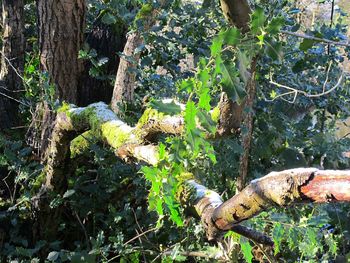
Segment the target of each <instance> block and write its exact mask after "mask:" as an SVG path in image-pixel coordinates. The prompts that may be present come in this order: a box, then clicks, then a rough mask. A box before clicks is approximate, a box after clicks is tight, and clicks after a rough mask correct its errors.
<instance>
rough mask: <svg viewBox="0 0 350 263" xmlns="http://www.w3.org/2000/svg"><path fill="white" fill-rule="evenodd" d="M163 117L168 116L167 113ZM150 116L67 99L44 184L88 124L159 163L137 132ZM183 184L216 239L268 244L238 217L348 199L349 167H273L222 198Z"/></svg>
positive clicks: (122, 149) (51, 183)
mask: <svg viewBox="0 0 350 263" xmlns="http://www.w3.org/2000/svg"><path fill="white" fill-rule="evenodd" d="M162 117H163V118H166V119H167V120H170V118H168V117H166V116H162ZM152 118H154V116H153V117H152ZM141 119H142V118H141ZM149 119H151V118H148V117H147V116H144V118H143V119H142V121H141V122H139V124H138V125H136V126H135V127H130V126H129V125H127V124H125V123H124V122H123V121H121V120H120V119H118V118H117V117H116V115H115V114H114V113H113V112H112V111H111V110H110V109H109V108H108V106H107V105H106V104H104V103H95V104H91V105H90V106H88V107H86V108H76V107H74V106H67V105H66V106H65V108H63V109H61V111H60V112H59V113H58V117H57V121H56V125H55V129H54V134H53V138H52V142H51V148H50V151H51V154H50V158H49V162H48V168H47V171H48V174H47V180H46V187H47V188H48V189H56V190H61V189H62V188H61V187H59V184H60V183H61V182H62V180H64V178H65V177H64V176H65V175H64V174H63V170H62V169H63V168H62V167H64V166H63V163H64V162H65V160H66V159H65V158H67V153H69V147H68V146H69V142H70V140H71V135H72V132H74V133H77V132H83V131H85V130H88V129H91V130H92V131H93V132H94V133H95V134H96V136H98V138H99V139H100V140H103V141H104V142H105V143H107V144H108V145H109V146H110V147H111V148H112V149H113V150H114V151H115V153H116V155H117V156H119V157H121V158H122V159H124V160H126V161H130V160H138V161H143V162H146V163H148V164H150V165H157V164H158V147H157V146H156V145H153V144H147V142H145V141H144V140H143V137H142V136H140V134H143V133H142V128H143V127H146V126H147V125H146V124H147V120H149ZM159 123H162V122H159ZM166 123H168V121H167V122H166ZM145 125H146V126H145ZM56 184H58V185H56ZM183 184H184V187H183V190H182V191H184V189H187V190H188V189H189V191H186V194H183V195H181V194H180V195H179V196H180V200H181V203H182V204H183V205H185V206H186V207H190V208H193V210H194V211H195V214H196V216H198V217H199V218H200V219H201V222H202V223H203V225H204V228H205V230H206V234H207V237H208V239H209V240H220V239H221V238H222V236H223V234H224V233H225V231H227V230H232V231H235V232H237V233H240V234H242V235H244V236H246V237H248V238H249V239H251V240H253V241H254V242H256V243H262V244H266V245H270V246H271V245H272V243H273V242H272V241H271V239H270V238H269V237H267V236H266V235H264V234H262V233H259V232H256V231H255V230H253V229H249V228H246V227H244V226H241V225H239V223H240V222H242V221H244V220H247V219H250V218H252V217H254V216H256V215H257V214H259V213H260V212H262V211H264V210H267V209H269V208H270V207H274V206H282V207H286V206H291V205H294V204H297V203H325V202H350V171H327V170H326V171H322V170H318V169H316V168H299V169H292V170H285V171H281V172H272V173H270V174H268V175H267V176H264V177H262V178H260V179H257V180H254V181H252V182H251V183H250V184H249V185H248V186H247V187H246V188H244V189H243V190H242V191H241V192H240V193H238V194H237V195H235V196H234V197H232V198H231V199H229V200H227V201H226V202H223V200H222V199H221V197H220V195H219V194H218V193H216V192H214V191H212V190H210V189H207V188H206V187H205V186H203V185H201V184H199V183H198V182H196V181H195V180H188V181H185V182H184V183H183ZM179 189H180V188H179ZM60 192H62V190H61V191H60Z"/></svg>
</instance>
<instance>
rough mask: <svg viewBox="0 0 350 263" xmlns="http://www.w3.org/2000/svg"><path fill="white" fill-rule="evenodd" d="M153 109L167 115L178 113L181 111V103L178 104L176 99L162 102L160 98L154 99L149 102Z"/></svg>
mask: <svg viewBox="0 0 350 263" xmlns="http://www.w3.org/2000/svg"><path fill="white" fill-rule="evenodd" d="M148 105H149V106H150V107H151V108H152V109H155V110H157V111H159V112H163V113H165V114H167V115H170V116H172V115H177V114H180V113H181V107H180V105H177V104H176V103H175V102H174V101H171V102H166V103H164V102H162V101H158V100H152V101H150V102H149V104H148Z"/></svg>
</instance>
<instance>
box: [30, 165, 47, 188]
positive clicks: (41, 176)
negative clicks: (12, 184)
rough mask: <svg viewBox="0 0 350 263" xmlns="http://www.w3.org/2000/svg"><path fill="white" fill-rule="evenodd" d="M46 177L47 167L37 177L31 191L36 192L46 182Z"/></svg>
mask: <svg viewBox="0 0 350 263" xmlns="http://www.w3.org/2000/svg"><path fill="white" fill-rule="evenodd" d="M45 179H46V169H44V171H43V172H41V173H40V174H39V175H38V177H37V178H36V179H35V181H34V183H33V185H32V189H31V191H32V192H33V193H34V192H36V191H37V190H39V189H40V187H41V186H42V185H43V184H44V183H45Z"/></svg>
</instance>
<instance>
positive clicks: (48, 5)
mask: <svg viewBox="0 0 350 263" xmlns="http://www.w3.org/2000/svg"><path fill="white" fill-rule="evenodd" d="M37 6H38V16H39V44H40V61H41V66H42V69H43V70H44V71H47V72H48V74H49V77H50V81H51V83H53V84H54V85H55V86H56V97H57V98H58V99H60V100H65V101H68V102H70V103H76V102H77V91H78V85H79V81H80V74H81V72H82V69H83V64H82V61H80V60H79V59H78V52H79V50H80V49H81V47H82V44H83V32H84V25H85V1H84V0H76V1H67V0H38V3H37Z"/></svg>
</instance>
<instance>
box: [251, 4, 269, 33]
mask: <svg viewBox="0 0 350 263" xmlns="http://www.w3.org/2000/svg"><path fill="white" fill-rule="evenodd" d="M265 20H266V17H265V14H264V10H263V9H262V8H260V7H258V8H257V9H255V11H254V13H253V14H252V16H251V24H250V30H251V32H252V33H253V34H258V33H260V31H261V28H262V27H263V26H264V23H265Z"/></svg>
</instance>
